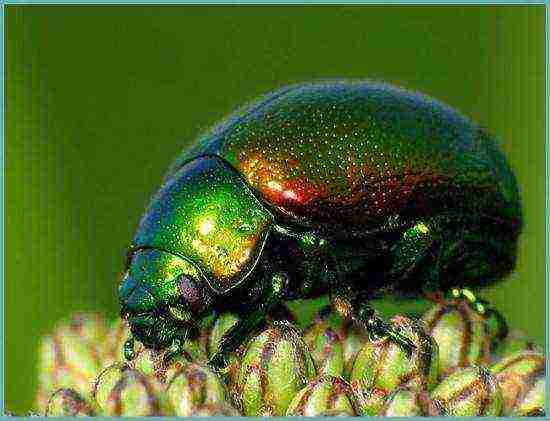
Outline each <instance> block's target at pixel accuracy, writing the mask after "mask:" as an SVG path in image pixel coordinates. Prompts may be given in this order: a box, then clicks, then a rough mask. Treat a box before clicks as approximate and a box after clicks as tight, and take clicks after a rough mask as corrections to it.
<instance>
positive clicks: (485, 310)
mask: <svg viewBox="0 0 550 421" xmlns="http://www.w3.org/2000/svg"><path fill="white" fill-rule="evenodd" d="M450 296H451V298H454V299H461V300H464V301H466V302H467V303H468V304H469V306H470V308H471V309H472V310H474V311H475V312H476V313H477V314H479V315H480V316H481V317H483V318H485V319H486V320H487V321H488V323H489V324H490V325H493V330H494V335H495V339H504V338H505V337H506V336H507V335H508V330H509V329H508V323H507V322H506V319H505V318H504V316H503V315H502V314H501V313H500V312H499V311H498V310H497V309H495V308H494V307H492V306H491V305H490V304H489V303H488V302H487V301H485V300H482V299H481V298H479V297H477V296H476V295H475V294H474V293H473V292H472V291H471V290H470V289H468V288H452V289H451V291H450Z"/></svg>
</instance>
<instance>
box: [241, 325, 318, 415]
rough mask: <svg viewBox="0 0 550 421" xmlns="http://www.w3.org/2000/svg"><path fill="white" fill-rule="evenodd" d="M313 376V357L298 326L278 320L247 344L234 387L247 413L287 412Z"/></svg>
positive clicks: (280, 413) (244, 411) (243, 409)
mask: <svg viewBox="0 0 550 421" xmlns="http://www.w3.org/2000/svg"><path fill="white" fill-rule="evenodd" d="M314 376H315V366H314V363H313V360H312V358H311V355H310V353H309V350H308V349H307V346H306V344H305V343H304V341H303V339H302V338H301V335H300V333H299V331H298V329H297V328H295V327H294V326H293V325H291V324H289V323H287V322H275V323H274V324H273V325H272V326H270V327H269V328H267V329H266V330H264V331H263V332H262V333H261V334H260V335H258V336H256V337H254V338H253V339H252V340H251V341H250V342H249V343H248V344H247V347H246V352H245V354H244V357H243V358H242V360H241V366H240V368H239V373H238V376H237V379H236V384H235V386H234V387H233V391H234V394H235V398H236V400H237V402H238V403H239V405H240V406H241V408H242V411H243V413H244V415H247V416H250V415H264V416H266V415H284V414H285V413H286V410H287V408H288V405H289V404H290V401H291V400H292V398H293V397H294V396H295V395H296V393H297V392H298V391H299V390H301V389H302V388H303V387H304V386H305V385H306V384H307V383H308V381H309V379H311V378H312V377H314Z"/></svg>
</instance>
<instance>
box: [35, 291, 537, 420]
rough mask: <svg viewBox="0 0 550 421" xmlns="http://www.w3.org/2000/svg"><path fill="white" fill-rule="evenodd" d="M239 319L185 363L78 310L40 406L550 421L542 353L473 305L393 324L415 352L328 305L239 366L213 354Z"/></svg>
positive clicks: (49, 347)
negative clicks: (132, 349) (127, 349)
mask: <svg viewBox="0 0 550 421" xmlns="http://www.w3.org/2000/svg"><path fill="white" fill-rule="evenodd" d="M237 321H238V318H237V317H236V316H235V315H233V314H230V313H225V314H221V315H219V316H218V317H217V318H216V319H215V320H212V321H210V322H208V323H207V324H206V325H205V326H204V327H203V328H202V330H201V333H200V335H199V337H198V339H196V340H195V341H191V342H189V343H187V345H186V349H185V352H184V355H182V356H181V357H179V358H178V359H176V360H172V361H169V362H167V361H165V358H164V354H163V353H162V352H154V351H150V350H146V349H144V348H142V347H138V348H137V350H136V358H135V359H134V360H133V361H132V362H125V361H123V357H122V353H121V350H122V348H123V343H124V341H125V339H126V338H127V337H128V334H129V331H128V327H127V326H126V325H125V324H124V322H122V321H116V322H113V323H107V322H106V321H105V320H103V319H102V318H101V317H100V316H98V315H94V314H77V315H75V316H74V317H73V318H72V319H71V320H68V321H65V322H62V323H61V324H60V325H59V326H58V327H57V329H56V330H55V332H54V334H53V335H51V336H48V337H45V338H43V340H42V344H41V355H40V378H39V384H40V386H39V391H38V394H37V402H36V403H37V408H36V409H37V410H38V411H39V413H41V414H44V415H47V416H56V415H88V416H93V415H106V416H119V415H124V416H142V415H177V416H209V415H223V416H237V415H247V416H272V415H277V416H281V415H299V416H340V415H343V416H368V415H381V416H410V415H417V416H500V415H505V416H533V415H544V386H545V383H544V382H545V377H544V367H545V357H544V356H543V354H542V351H541V350H540V349H539V348H538V347H537V346H536V345H534V344H533V343H532V342H530V341H528V340H527V339H526V338H525V337H524V336H522V335H520V334H518V333H517V332H511V333H507V332H503V331H502V330H501V329H498V328H497V326H498V323H497V322H498V321H497V322H496V321H495V320H494V314H493V313H490V312H486V313H483V312H480V311H479V309H476V308H474V307H473V306H472V303H471V302H469V301H468V300H467V299H463V298H460V297H455V298H452V299H449V300H441V299H440V300H439V301H437V302H436V303H434V305H433V306H432V307H431V308H430V309H429V310H428V311H427V312H426V313H424V314H423V315H422V317H419V318H417V319H414V318H410V317H405V316H403V315H397V316H394V317H393V318H392V319H390V323H391V324H392V325H393V326H394V327H395V328H396V329H398V330H399V331H400V332H402V333H403V334H404V335H405V336H406V337H407V338H408V339H409V340H410V341H411V342H412V343H413V344H414V347H413V348H405V347H403V346H401V345H400V344H398V343H396V342H394V341H393V340H391V339H389V338H387V337H371V336H370V335H369V334H368V333H367V332H366V331H364V330H362V329H361V328H360V327H357V326H356V325H354V324H352V323H351V322H349V321H347V320H344V319H342V318H341V317H340V316H339V315H338V314H337V313H335V312H332V311H330V310H327V309H323V310H322V311H320V312H319V313H318V314H317V315H316V316H315V317H314V319H313V321H312V322H311V324H310V325H309V326H307V327H306V328H305V329H304V330H301V329H299V328H298V327H297V326H296V325H295V323H294V322H292V321H285V320H277V321H271V322H269V323H268V324H267V326H266V327H265V329H264V330H263V331H261V332H260V333H259V334H258V335H256V336H254V337H252V338H251V339H250V340H249V341H248V342H247V343H245V344H243V345H242V346H241V347H240V348H239V349H238V350H237V352H235V353H234V354H233V355H232V356H231V357H230V359H229V365H228V367H227V368H226V369H225V370H224V371H223V373H220V372H213V371H212V370H211V369H210V368H209V367H208V365H207V361H208V358H209V357H211V356H212V355H213V353H214V352H215V350H216V349H217V347H218V345H219V343H220V341H221V338H222V337H223V335H224V333H225V332H227V331H228V330H229V329H230V328H231V326H233V325H234V324H235V323H236V322H237Z"/></svg>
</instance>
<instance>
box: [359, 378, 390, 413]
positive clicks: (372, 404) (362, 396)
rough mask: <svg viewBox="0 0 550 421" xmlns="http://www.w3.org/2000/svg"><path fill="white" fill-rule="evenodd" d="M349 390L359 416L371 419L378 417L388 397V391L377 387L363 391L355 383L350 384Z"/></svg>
mask: <svg viewBox="0 0 550 421" xmlns="http://www.w3.org/2000/svg"><path fill="white" fill-rule="evenodd" d="M351 389H352V391H353V396H354V398H355V406H356V408H357V412H358V414H359V415H361V416H366V417H371V416H375V415H378V413H379V412H380V410H381V409H382V407H383V406H384V403H385V402H386V398H387V397H388V391H387V390H385V389H379V388H377V387H371V388H370V389H365V388H363V387H361V385H360V383H357V382H353V383H352V384H351Z"/></svg>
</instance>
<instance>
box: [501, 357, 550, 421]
mask: <svg viewBox="0 0 550 421" xmlns="http://www.w3.org/2000/svg"><path fill="white" fill-rule="evenodd" d="M544 363H545V362H544V356H543V355H542V354H539V353H537V352H533V351H525V350H524V351H518V352H516V353H514V354H511V355H509V356H508V357H506V358H504V359H502V360H501V361H499V362H497V363H496V364H494V365H493V366H492V367H491V373H492V374H493V375H494V376H495V377H496V380H497V382H498V384H499V386H500V388H501V390H502V395H503V398H504V415H531V414H539V413H542V412H544Z"/></svg>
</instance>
